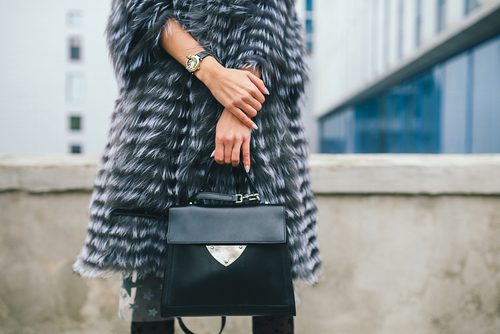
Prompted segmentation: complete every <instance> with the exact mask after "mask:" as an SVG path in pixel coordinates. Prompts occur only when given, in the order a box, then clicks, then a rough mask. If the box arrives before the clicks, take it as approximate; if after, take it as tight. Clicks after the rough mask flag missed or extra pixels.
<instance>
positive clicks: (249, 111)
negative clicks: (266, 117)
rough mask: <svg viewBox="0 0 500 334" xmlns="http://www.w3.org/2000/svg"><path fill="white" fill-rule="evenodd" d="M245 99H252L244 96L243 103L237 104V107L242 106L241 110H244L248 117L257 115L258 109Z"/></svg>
mask: <svg viewBox="0 0 500 334" xmlns="http://www.w3.org/2000/svg"><path fill="white" fill-rule="evenodd" d="M245 99H248V100H252V99H249V98H243V101H242V103H241V104H238V105H236V107H238V108H240V110H241V111H243V112H244V113H245V114H246V115H247V116H248V117H255V116H257V110H255V108H253V107H252V106H251V105H250V104H248V103H247V102H246V101H245Z"/></svg>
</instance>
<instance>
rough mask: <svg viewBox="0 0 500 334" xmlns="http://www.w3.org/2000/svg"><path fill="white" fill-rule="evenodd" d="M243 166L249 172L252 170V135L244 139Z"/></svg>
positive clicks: (242, 147) (242, 148)
mask: <svg viewBox="0 0 500 334" xmlns="http://www.w3.org/2000/svg"><path fill="white" fill-rule="evenodd" d="M241 150H242V156H243V157H242V158H243V166H245V170H246V172H247V173H248V172H249V171H250V137H248V138H245V139H244V140H243V145H242V146H241Z"/></svg>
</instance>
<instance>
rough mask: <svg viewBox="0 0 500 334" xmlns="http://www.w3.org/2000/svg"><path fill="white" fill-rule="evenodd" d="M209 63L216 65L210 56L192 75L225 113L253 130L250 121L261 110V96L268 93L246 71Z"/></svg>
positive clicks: (262, 100) (259, 80)
mask: <svg viewBox="0 0 500 334" xmlns="http://www.w3.org/2000/svg"><path fill="white" fill-rule="evenodd" d="M212 61H215V62H216V60H215V59H214V58H213V57H207V58H205V60H204V62H206V63H205V64H203V63H202V64H201V67H200V69H199V70H198V71H196V72H195V74H196V75H197V77H198V78H199V79H200V80H201V81H202V82H203V83H204V84H205V85H206V86H207V88H208V89H209V90H210V91H211V93H212V95H213V96H214V97H215V98H216V99H217V100H218V101H219V102H220V103H221V104H222V105H223V106H224V107H225V108H226V109H227V110H228V111H229V112H231V113H232V114H233V115H234V116H236V117H237V118H238V119H239V120H240V121H241V122H243V124H245V125H246V126H248V127H249V128H254V129H257V126H256V125H255V123H254V122H253V121H252V120H251V119H250V118H251V117H254V116H256V115H257V111H259V110H260V109H261V108H262V104H263V103H264V101H265V100H266V99H265V97H264V95H263V93H264V94H269V91H268V90H267V88H266V87H265V85H264V82H263V81H262V80H261V79H260V78H259V77H258V76H256V75H255V74H253V73H252V72H251V71H249V70H247V69H236V68H226V67H224V66H217V65H216V66H211V65H212V64H211V62H212ZM203 65H205V68H203ZM197 72H199V73H197Z"/></svg>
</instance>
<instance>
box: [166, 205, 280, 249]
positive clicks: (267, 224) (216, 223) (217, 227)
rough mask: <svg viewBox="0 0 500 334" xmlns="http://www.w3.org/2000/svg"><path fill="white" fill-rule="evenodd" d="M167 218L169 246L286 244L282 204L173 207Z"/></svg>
mask: <svg viewBox="0 0 500 334" xmlns="http://www.w3.org/2000/svg"><path fill="white" fill-rule="evenodd" d="M168 217H169V219H168V232H167V242H168V243H172V244H245V243H284V242H286V224H285V208H284V206H282V205H272V204H265V205H256V206H248V207H244V206H241V207H217V206H198V205H188V206H178V207H175V206H173V207H170V208H169V210H168Z"/></svg>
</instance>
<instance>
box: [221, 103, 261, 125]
mask: <svg viewBox="0 0 500 334" xmlns="http://www.w3.org/2000/svg"><path fill="white" fill-rule="evenodd" d="M227 110H229V111H230V112H231V113H232V114H233V115H234V116H236V117H237V118H238V119H239V120H240V121H241V122H242V123H243V124H245V125H246V126H247V127H248V128H250V129H255V130H257V129H258V128H259V127H258V126H257V124H255V123H254V122H253V121H252V120H251V119H250V117H248V116H247V114H245V113H244V112H243V111H241V109H240V108H237V107H227Z"/></svg>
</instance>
